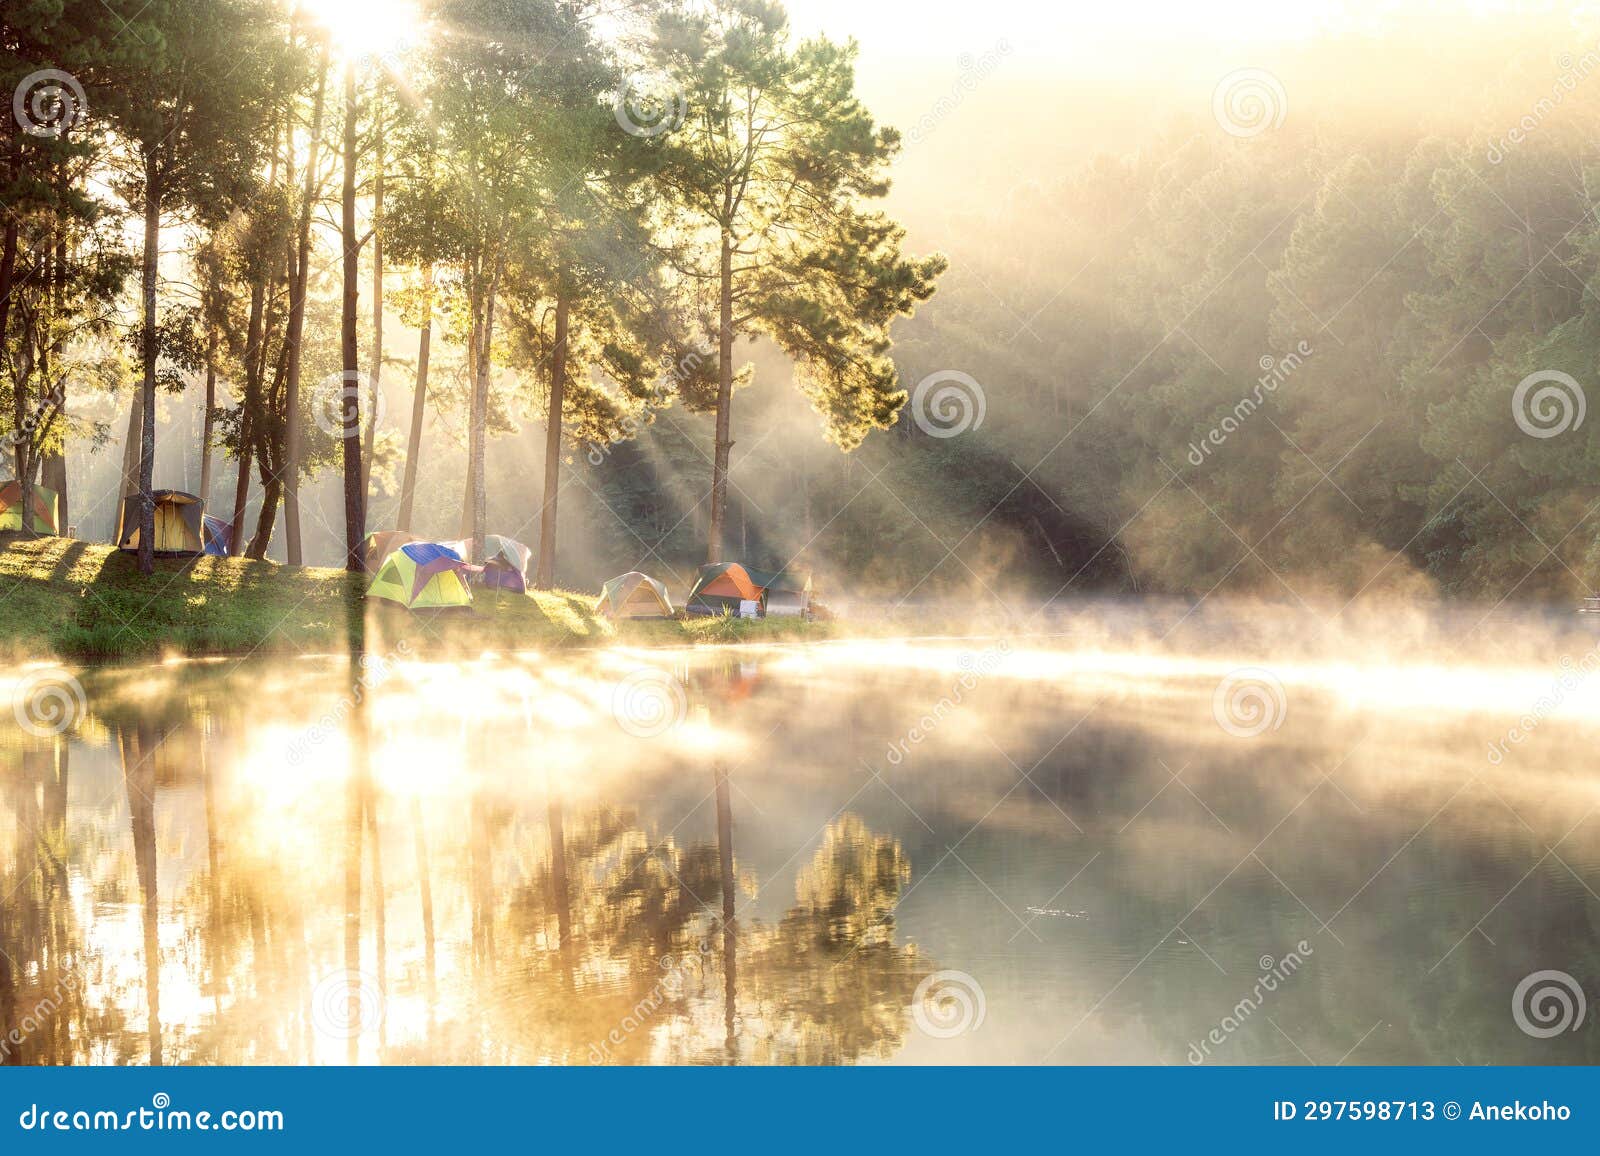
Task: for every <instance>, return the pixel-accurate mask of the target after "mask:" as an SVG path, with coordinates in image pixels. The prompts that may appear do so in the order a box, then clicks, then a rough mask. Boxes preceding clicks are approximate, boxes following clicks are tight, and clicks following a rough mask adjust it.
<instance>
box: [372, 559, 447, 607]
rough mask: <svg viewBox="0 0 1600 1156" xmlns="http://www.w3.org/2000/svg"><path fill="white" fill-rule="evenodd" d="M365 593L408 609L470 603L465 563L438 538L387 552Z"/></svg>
mask: <svg viewBox="0 0 1600 1156" xmlns="http://www.w3.org/2000/svg"><path fill="white" fill-rule="evenodd" d="M367 597H368V598H377V599H380V600H382V601H385V602H395V603H398V604H399V605H401V606H404V607H406V609H408V610H431V609H440V608H443V607H447V606H471V605H472V591H471V590H469V589H468V588H467V565H466V563H465V562H463V561H462V560H461V555H459V554H457V553H456V552H455V551H454V550H451V549H447V548H446V547H444V546H441V545H439V544H438V543H437V542H410V543H407V544H406V545H404V546H401V547H400V548H399V549H398V550H396V551H394V552H393V553H392V554H390V555H389V556H388V557H387V558H385V559H384V560H383V565H382V566H380V567H378V574H377V577H375V578H373V580H372V585H371V586H368V587H367Z"/></svg>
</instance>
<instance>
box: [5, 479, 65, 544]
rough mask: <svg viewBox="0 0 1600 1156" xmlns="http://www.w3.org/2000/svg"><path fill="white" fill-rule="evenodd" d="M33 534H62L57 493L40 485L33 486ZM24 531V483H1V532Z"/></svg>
mask: <svg viewBox="0 0 1600 1156" xmlns="http://www.w3.org/2000/svg"><path fill="white" fill-rule="evenodd" d="M31 504H32V506H33V516H32V519H31V521H32V523H33V532H34V533H35V534H59V533H60V532H61V530H60V526H59V523H58V520H57V513H56V512H57V510H59V509H60V506H59V504H58V502H57V498H56V492H55V491H54V490H47V489H45V488H44V487H43V486H41V485H39V484H38V483H34V486H33V501H32V503H31ZM21 529H22V483H21V482H18V481H15V480H13V481H9V482H0V532H3V531H6V530H21Z"/></svg>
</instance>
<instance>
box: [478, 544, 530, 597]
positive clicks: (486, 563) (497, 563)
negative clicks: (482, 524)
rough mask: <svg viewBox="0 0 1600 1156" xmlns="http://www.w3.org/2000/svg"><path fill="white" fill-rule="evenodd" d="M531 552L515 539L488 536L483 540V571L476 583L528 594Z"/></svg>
mask: <svg viewBox="0 0 1600 1156" xmlns="http://www.w3.org/2000/svg"><path fill="white" fill-rule="evenodd" d="M531 557H533V551H532V550H530V549H528V548H527V547H526V546H524V545H523V544H522V543H521V542H518V541H517V540H516V539H515V538H506V537H502V536H501V535H499V534H488V535H486V536H485V537H484V539H483V570H482V572H481V573H480V574H479V575H478V581H479V582H480V583H481V584H482V585H484V586H498V587H500V588H501V589H503V590H512V591H515V592H516V593H518V594H526V593H527V592H528V559H530V558H531Z"/></svg>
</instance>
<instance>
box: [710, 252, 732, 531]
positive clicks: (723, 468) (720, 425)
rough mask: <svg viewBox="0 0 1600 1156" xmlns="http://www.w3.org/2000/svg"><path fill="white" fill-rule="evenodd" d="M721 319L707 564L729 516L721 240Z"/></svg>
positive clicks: (726, 258)
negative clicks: (715, 435) (715, 434)
mask: <svg viewBox="0 0 1600 1156" xmlns="http://www.w3.org/2000/svg"><path fill="white" fill-rule="evenodd" d="M719 297H720V299H721V300H720V304H721V316H720V317H719V319H718V324H717V348H718V350H719V351H720V357H719V361H720V364H719V365H718V366H717V440H716V445H715V446H714V447H713V448H714V454H713V457H712V460H711V524H710V526H709V527H708V528H707V531H706V561H707V562H720V561H722V534H723V526H724V525H725V524H726V521H727V513H728V451H729V450H731V449H732V448H733V442H732V441H731V440H730V438H729V427H730V425H731V418H732V409H733V242H732V239H731V238H729V237H728V235H727V234H726V233H724V234H723V237H722V270H721V277H720V286H719Z"/></svg>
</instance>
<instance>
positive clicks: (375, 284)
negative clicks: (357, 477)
mask: <svg viewBox="0 0 1600 1156" xmlns="http://www.w3.org/2000/svg"><path fill="white" fill-rule="evenodd" d="M374 131H375V133H376V138H377V139H376V142H375V144H374V146H373V147H374V149H375V151H376V162H375V164H376V171H375V173H374V175H373V178H372V372H371V374H370V375H369V376H370V379H371V387H372V393H371V404H370V405H369V406H368V407H367V428H366V431H365V433H364V434H363V435H362V439H361V441H362V445H361V493H362V495H363V498H364V500H370V499H371V497H372V450H373V446H374V445H375V444H376V442H377V440H378V389H379V384H378V383H379V381H380V379H381V378H382V377H383V120H382V118H381V117H380V118H379V119H378V123H377V126H376V128H375V130H374Z"/></svg>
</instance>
